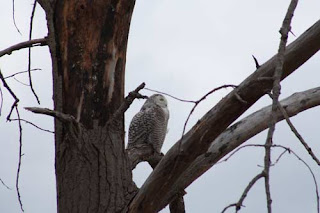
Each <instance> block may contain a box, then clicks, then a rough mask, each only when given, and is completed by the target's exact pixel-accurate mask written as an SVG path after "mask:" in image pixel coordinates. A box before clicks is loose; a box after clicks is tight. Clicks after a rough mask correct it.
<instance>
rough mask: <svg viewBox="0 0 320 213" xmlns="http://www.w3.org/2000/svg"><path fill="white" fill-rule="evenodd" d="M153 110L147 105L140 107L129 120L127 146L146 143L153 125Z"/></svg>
mask: <svg viewBox="0 0 320 213" xmlns="http://www.w3.org/2000/svg"><path fill="white" fill-rule="evenodd" d="M154 117H155V116H154V110H153V107H151V106H148V107H144V108H142V109H141V111H140V112H138V113H137V114H136V115H135V116H134V117H133V118H132V120H131V122H130V126H129V140H128V148H130V147H134V146H135V145H139V144H144V143H148V137H149V135H150V133H151V132H152V129H153V126H154V122H155V121H154Z"/></svg>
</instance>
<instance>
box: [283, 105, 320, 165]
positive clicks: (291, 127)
mask: <svg viewBox="0 0 320 213" xmlns="http://www.w3.org/2000/svg"><path fill="white" fill-rule="evenodd" d="M278 107H279V109H280V111H281V113H282V114H283V117H284V118H285V119H286V121H287V124H288V125H289V127H290V129H291V131H292V132H293V133H294V134H295V136H296V137H297V138H298V139H299V141H300V142H301V144H302V145H303V146H304V148H305V149H306V150H307V151H308V153H309V155H310V156H311V157H312V158H313V160H314V161H315V162H316V163H317V164H318V165H319V166H320V161H319V159H318V158H317V157H316V155H315V154H314V153H313V152H312V149H311V148H310V147H309V145H308V144H307V143H306V142H305V140H304V139H303V137H302V136H301V135H300V134H299V132H298V131H297V129H296V128H295V127H294V125H293V123H292V122H291V121H290V119H289V116H288V114H287V112H286V110H285V109H284V108H283V106H281V104H280V103H278Z"/></svg>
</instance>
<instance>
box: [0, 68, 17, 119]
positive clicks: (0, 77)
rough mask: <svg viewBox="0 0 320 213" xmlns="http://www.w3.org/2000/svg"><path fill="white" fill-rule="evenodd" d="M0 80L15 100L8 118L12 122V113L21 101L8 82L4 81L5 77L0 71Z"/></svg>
mask: <svg viewBox="0 0 320 213" xmlns="http://www.w3.org/2000/svg"><path fill="white" fill-rule="evenodd" d="M0 79H1V81H2V84H3V86H4V87H5V88H6V89H7V90H8V91H9V93H10V95H11V96H12V97H13V98H14V102H13V104H12V106H11V109H10V112H9V114H8V116H7V121H10V117H11V114H12V111H13V109H14V107H16V106H17V105H18V102H19V99H18V98H17V96H16V95H15V94H14V92H13V91H12V90H11V88H10V87H9V86H8V84H7V82H6V80H4V77H3V75H2V72H1V70H0Z"/></svg>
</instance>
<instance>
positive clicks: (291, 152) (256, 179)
mask: <svg viewBox="0 0 320 213" xmlns="http://www.w3.org/2000/svg"><path fill="white" fill-rule="evenodd" d="M265 146H266V145H260V144H249V145H246V146H242V147H240V148H245V147H265ZM240 148H239V149H237V150H236V151H235V152H233V154H234V153H236V152H237V151H239V150H240ZM271 148H282V149H284V151H283V152H282V153H281V154H280V156H279V157H278V158H277V160H276V162H275V163H274V164H273V165H275V164H276V163H277V162H278V161H279V160H280V158H281V157H282V156H283V155H284V154H285V153H289V154H293V155H294V156H295V157H296V158H297V159H298V160H299V161H301V162H302V163H303V164H304V165H305V166H306V167H307V168H308V170H309V172H310V174H311V175H312V178H313V182H314V184H315V189H316V190H315V191H316V199H317V212H319V191H318V183H317V179H316V178H315V175H314V172H313V171H312V169H311V168H310V166H309V165H308V164H307V163H306V162H305V161H304V160H303V159H302V158H301V157H299V156H298V155H297V154H296V153H295V152H294V151H292V150H291V149H290V148H288V147H285V146H282V145H277V144H272V145H271ZM229 157H230V156H229ZM262 177H264V178H266V174H265V171H264V170H263V171H262V172H261V173H259V174H258V175H256V176H255V177H254V178H253V179H252V180H251V181H250V182H249V184H248V185H247V187H246V188H245V190H244V192H243V193H242V195H241V197H240V199H239V201H238V202H237V203H233V204H230V205H228V206H226V207H225V208H224V209H223V211H222V213H224V212H225V211H226V210H227V209H229V208H231V207H235V208H236V212H238V211H239V210H240V209H241V207H243V206H244V205H243V201H244V200H245V198H246V197H247V194H248V192H249V191H250V189H251V188H252V186H253V185H254V184H255V183H256V182H257V181H258V180H259V179H260V178H262Z"/></svg>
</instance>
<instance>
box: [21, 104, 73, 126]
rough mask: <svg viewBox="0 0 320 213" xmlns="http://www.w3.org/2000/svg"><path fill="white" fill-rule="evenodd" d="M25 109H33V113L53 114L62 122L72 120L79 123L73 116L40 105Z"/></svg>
mask: <svg viewBox="0 0 320 213" xmlns="http://www.w3.org/2000/svg"><path fill="white" fill-rule="evenodd" d="M25 109H26V110H28V111H31V112H33V113H37V114H43V115H49V116H52V117H54V118H57V119H58V120H60V121H62V122H72V123H73V122H75V123H78V122H77V121H76V119H75V118H74V117H73V116H71V115H67V114H64V113H62V112H58V111H54V110H51V109H47V108H40V107H25Z"/></svg>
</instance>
